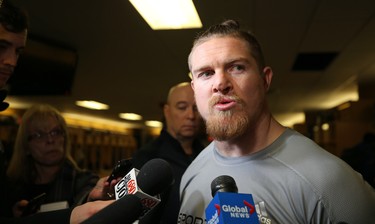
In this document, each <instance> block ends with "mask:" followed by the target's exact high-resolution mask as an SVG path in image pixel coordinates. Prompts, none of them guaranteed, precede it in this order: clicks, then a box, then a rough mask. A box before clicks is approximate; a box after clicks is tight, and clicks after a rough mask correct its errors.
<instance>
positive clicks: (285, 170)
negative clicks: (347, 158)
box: [177, 129, 375, 224]
mask: <svg viewBox="0 0 375 224" xmlns="http://www.w3.org/2000/svg"><path fill="white" fill-rule="evenodd" d="M220 175H229V176H232V177H233V178H234V180H235V181H236V183H237V187H238V192H239V193H247V194H252V196H253V198H254V202H255V204H256V211H257V213H258V218H259V221H260V223H267V224H275V223H293V224H297V223H339V222H342V223H350V224H352V223H353V224H355V223H375V192H374V189H373V188H372V187H371V186H370V185H369V184H368V183H366V182H364V180H363V178H362V176H361V175H360V174H359V173H357V172H355V171H354V170H353V169H352V168H350V166H349V165H347V164H346V163H345V162H343V161H342V160H340V159H339V158H337V157H336V156H334V155H332V154H331V153H329V152H327V151H325V150H324V149H322V148H321V147H319V146H318V145H317V144H316V143H314V142H313V141H312V140H310V139H308V138H306V137H305V136H303V135H301V134H299V133H298V132H296V131H294V130H292V129H287V130H286V131H285V132H284V133H283V134H282V135H281V136H280V137H279V138H278V139H276V141H275V142H273V143H272V144H271V145H269V146H268V147H266V148H265V149H263V150H261V151H259V152H257V153H254V154H251V155H248V156H242V157H236V158H229V157H224V156H222V155H220V154H219V153H218V151H217V149H216V147H215V142H212V143H211V144H210V145H209V146H208V147H207V148H206V149H204V150H203V151H202V152H201V154H200V155H199V156H198V157H197V158H196V159H195V160H194V161H193V163H192V164H191V165H190V166H189V168H188V169H187V170H186V172H185V174H184V175H183V177H182V181H181V185H180V196H181V208H180V213H179V217H178V222H177V223H180V224H184V223H188V224H200V223H205V221H204V220H205V215H204V211H205V208H206V207H207V205H208V204H209V202H210V201H211V200H212V196H211V189H210V186H211V182H212V180H213V179H215V178H216V177H218V176H220Z"/></svg>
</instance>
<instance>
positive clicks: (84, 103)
mask: <svg viewBox="0 0 375 224" xmlns="http://www.w3.org/2000/svg"><path fill="white" fill-rule="evenodd" d="M76 105H77V106H80V107H85V108H88V109H92V110H108V109H109V106H108V105H107V104H103V103H99V102H96V101H93V100H81V101H76Z"/></svg>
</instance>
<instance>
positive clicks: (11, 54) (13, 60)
mask: <svg viewBox="0 0 375 224" xmlns="http://www.w3.org/2000/svg"><path fill="white" fill-rule="evenodd" d="M18 57H19V54H18V53H17V52H16V51H15V50H14V49H8V50H7V51H6V52H5V54H4V56H3V63H4V64H5V65H8V66H11V67H13V68H14V67H16V65H17V61H18Z"/></svg>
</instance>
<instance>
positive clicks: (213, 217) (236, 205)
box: [205, 192, 259, 224]
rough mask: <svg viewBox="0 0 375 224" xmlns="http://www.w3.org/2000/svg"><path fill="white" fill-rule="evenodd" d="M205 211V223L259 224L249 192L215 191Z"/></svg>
mask: <svg viewBox="0 0 375 224" xmlns="http://www.w3.org/2000/svg"><path fill="white" fill-rule="evenodd" d="M205 212H206V220H207V224H229V223H230V224H259V220H258V215H257V213H256V210H255V205H254V200H253V197H252V195H251V194H239V193H231V192H217V193H216V195H215V197H214V198H213V199H212V201H211V202H210V204H209V205H208V206H207V208H206V210H205Z"/></svg>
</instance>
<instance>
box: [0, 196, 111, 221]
mask: <svg viewBox="0 0 375 224" xmlns="http://www.w3.org/2000/svg"><path fill="white" fill-rule="evenodd" d="M113 202H114V200H109V201H94V202H87V203H85V204H82V205H79V206H76V207H75V208H73V209H61V210H56V211H50V212H41V213H36V214H34V215H31V216H28V217H25V218H12V219H5V218H4V219H0V220H1V223H6V224H11V223H12V224H13V223H14V224H30V223H31V224H32V223H53V224H68V223H69V224H78V223H81V222H83V221H84V220H86V219H88V218H89V217H91V216H92V215H94V214H95V213H97V212H98V211H100V210H101V209H103V208H104V207H106V206H108V205H110V204H112V203H113ZM3 221H4V222H3Z"/></svg>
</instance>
